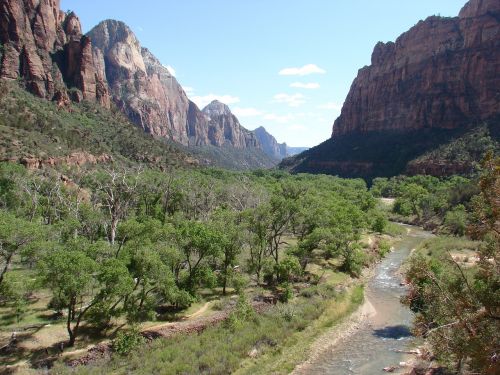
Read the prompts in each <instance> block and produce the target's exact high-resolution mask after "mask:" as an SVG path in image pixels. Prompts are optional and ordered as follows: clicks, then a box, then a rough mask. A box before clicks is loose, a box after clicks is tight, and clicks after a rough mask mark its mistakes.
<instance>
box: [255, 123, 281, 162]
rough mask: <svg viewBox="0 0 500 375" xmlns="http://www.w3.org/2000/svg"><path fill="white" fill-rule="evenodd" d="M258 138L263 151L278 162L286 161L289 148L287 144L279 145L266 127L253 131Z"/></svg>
mask: <svg viewBox="0 0 500 375" xmlns="http://www.w3.org/2000/svg"><path fill="white" fill-rule="evenodd" d="M253 132H254V133H255V135H256V136H257V139H258V140H259V142H260V144H261V145H262V150H263V151H264V152H265V153H266V154H267V155H269V156H270V157H272V158H273V159H276V160H281V159H284V158H286V157H287V156H288V148H287V145H286V143H278V141H276V138H274V137H273V136H272V135H271V134H269V133H268V132H267V130H266V129H265V128H264V127H262V126H261V127H259V128H257V129H255V130H254V131H253Z"/></svg>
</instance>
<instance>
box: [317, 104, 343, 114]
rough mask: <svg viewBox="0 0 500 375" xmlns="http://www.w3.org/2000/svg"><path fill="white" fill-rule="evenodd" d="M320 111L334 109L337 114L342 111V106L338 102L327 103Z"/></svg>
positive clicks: (321, 106)
mask: <svg viewBox="0 0 500 375" xmlns="http://www.w3.org/2000/svg"><path fill="white" fill-rule="evenodd" d="M318 108H319V109H332V110H334V111H335V112H340V111H341V110H342V104H340V103H337V102H330V103H325V104H322V105H320V106H318Z"/></svg>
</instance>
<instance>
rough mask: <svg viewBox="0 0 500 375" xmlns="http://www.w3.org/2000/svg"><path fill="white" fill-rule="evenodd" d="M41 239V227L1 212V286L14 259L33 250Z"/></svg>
mask: <svg viewBox="0 0 500 375" xmlns="http://www.w3.org/2000/svg"><path fill="white" fill-rule="evenodd" d="M41 237H42V230H41V228H40V226H39V225H36V224H33V223H30V222H28V221H26V220H23V219H19V218H17V217H15V216H14V215H12V214H11V213H9V212H7V211H3V210H0V262H1V263H0V285H1V284H2V282H3V280H4V277H5V274H6V273H7V271H8V270H9V268H10V266H11V264H12V261H13V260H14V257H15V256H16V255H19V254H20V253H21V252H22V251H29V250H31V249H30V246H31V245H33V244H34V243H35V241H37V240H38V239H40V238H41Z"/></svg>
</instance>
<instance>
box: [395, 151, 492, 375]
mask: <svg viewBox="0 0 500 375" xmlns="http://www.w3.org/2000/svg"><path fill="white" fill-rule="evenodd" d="M479 186H480V190H481V194H480V195H479V196H478V197H476V198H475V199H474V200H473V215H472V218H471V225H470V227H469V233H470V235H471V236H472V237H473V238H476V239H481V240H483V245H481V246H480V248H479V251H478V255H479V262H478V263H477V265H475V266H473V267H472V268H471V269H464V268H463V266H462V265H460V264H459V263H458V262H456V261H455V260H454V259H453V257H452V256H451V254H448V256H447V257H445V258H444V259H435V258H432V259H430V260H428V259H425V258H424V257H422V256H417V257H414V258H412V259H411V262H410V265H409V268H408V271H407V273H406V277H407V279H408V281H409V285H410V289H409V293H408V295H407V296H406V298H405V299H404V302H405V303H407V304H408V305H409V306H410V308H411V309H412V310H413V311H415V313H416V314H417V315H416V319H415V323H414V327H415V331H416V333H418V334H420V335H424V336H426V337H427V338H428V340H429V342H430V344H431V346H432V348H433V350H434V352H435V354H436V355H437V356H438V357H439V359H441V361H443V362H444V363H446V364H448V365H449V366H450V367H453V368H454V370H455V371H456V372H457V373H461V372H462V371H463V370H468V371H470V372H471V373H481V374H497V373H498V372H499V371H500V362H499V361H498V359H497V358H498V342H499V340H500V336H499V332H500V268H499V260H500V235H499V233H500V228H499V225H500V201H499V199H498V197H499V196H500V159H494V158H493V157H492V155H488V156H487V158H486V159H485V162H484V173H483V176H482V177H481V180H480V184H479Z"/></svg>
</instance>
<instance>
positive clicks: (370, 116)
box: [333, 0, 500, 137]
mask: <svg viewBox="0 0 500 375" xmlns="http://www.w3.org/2000/svg"><path fill="white" fill-rule="evenodd" d="M499 88H500V1H498V0H471V1H470V2H468V3H467V4H466V5H465V7H464V8H463V9H462V11H461V12H460V15H459V17H456V18H441V17H435V16H433V17H429V18H427V19H426V20H425V21H420V22H419V23H418V24H417V25H415V26H414V27H413V28H412V29H410V30H409V31H408V32H406V33H404V34H402V35H401V36H400V37H399V38H398V39H397V40H396V42H395V43H392V42H389V43H378V44H377V45H376V46H375V49H374V51H373V54H372V64H371V65H370V66H368V67H364V68H363V69H361V70H360V71H359V74H358V77H357V78H356V79H355V80H354V82H353V84H352V86H351V90H350V92H349V95H348V96H347V99H346V101H345V104H344V106H343V108H342V113H341V115H340V117H339V118H338V119H337V120H336V121H335V124H334V127H333V137H335V136H341V135H345V134H349V133H353V132H360V133H366V132H370V131H381V130H389V129H390V130H408V129H422V128H441V129H456V128H459V127H461V126H464V125H467V124H470V123H471V122H474V123H477V122H479V121H482V120H489V119H491V118H493V117H495V116H498V114H499V113H500V89H499Z"/></svg>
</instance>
